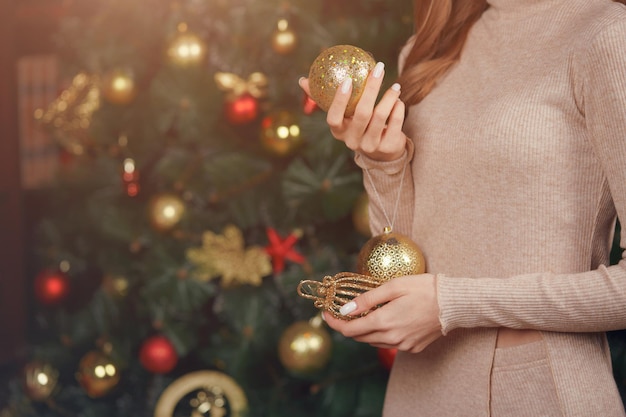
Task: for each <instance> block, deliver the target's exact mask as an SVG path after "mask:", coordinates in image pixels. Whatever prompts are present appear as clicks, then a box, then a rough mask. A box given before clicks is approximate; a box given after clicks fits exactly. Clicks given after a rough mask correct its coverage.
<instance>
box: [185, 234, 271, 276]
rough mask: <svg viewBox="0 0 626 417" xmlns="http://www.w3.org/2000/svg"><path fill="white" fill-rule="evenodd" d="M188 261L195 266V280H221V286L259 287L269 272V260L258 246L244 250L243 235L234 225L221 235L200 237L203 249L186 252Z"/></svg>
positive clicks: (192, 249)
mask: <svg viewBox="0 0 626 417" xmlns="http://www.w3.org/2000/svg"><path fill="white" fill-rule="evenodd" d="M187 259H188V260H189V261H190V262H191V263H192V264H194V265H195V269H194V271H193V274H194V277H195V278H196V279H198V280H200V281H208V280H212V279H214V278H217V277H220V276H221V277H222V281H221V285H222V286H223V287H226V288H227V287H231V286H233V285H237V284H248V285H252V286H259V285H261V284H262V278H263V277H264V276H267V275H269V274H270V273H271V272H272V265H271V263H270V256H269V255H268V254H267V253H266V251H265V249H264V248H262V247H260V246H252V247H248V248H245V242H244V239H243V233H242V232H241V230H240V229H239V228H237V227H236V226H234V225H228V226H226V227H225V228H224V232H223V235H218V234H215V233H213V232H210V231H206V232H204V234H203V235H202V247H199V248H190V249H188V250H187Z"/></svg>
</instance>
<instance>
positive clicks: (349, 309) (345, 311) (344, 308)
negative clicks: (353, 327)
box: [339, 301, 356, 316]
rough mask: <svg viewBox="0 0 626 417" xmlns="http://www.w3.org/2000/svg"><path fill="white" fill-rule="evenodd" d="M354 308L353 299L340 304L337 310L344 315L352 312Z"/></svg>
mask: <svg viewBox="0 0 626 417" xmlns="http://www.w3.org/2000/svg"><path fill="white" fill-rule="evenodd" d="M354 310H356V303H355V302H354V301H350V302H348V303H346V304H344V305H342V306H341V308H340V309H339V312H340V313H341V314H342V315H344V316H345V315H348V314H350V313H352V312H353V311H354Z"/></svg>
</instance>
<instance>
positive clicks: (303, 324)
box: [278, 316, 332, 375]
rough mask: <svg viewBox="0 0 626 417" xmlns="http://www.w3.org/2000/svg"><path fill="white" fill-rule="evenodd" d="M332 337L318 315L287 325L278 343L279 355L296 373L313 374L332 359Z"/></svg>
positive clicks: (283, 362)
mask: <svg viewBox="0 0 626 417" xmlns="http://www.w3.org/2000/svg"><path fill="white" fill-rule="evenodd" d="M331 351H332V339H331V337H330V334H329V333H328V331H327V330H326V329H325V328H324V327H323V323H322V320H321V318H320V317H319V316H316V317H315V318H313V319H312V320H310V321H297V322H295V323H293V324H292V325H290V326H289V327H287V329H286V330H285V331H284V332H283V334H282V335H281V337H280V340H279V343H278V357H279V359H280V362H281V363H282V364H283V366H284V367H285V368H286V369H287V370H289V371H290V372H293V373H294V374H303V375H307V374H311V373H315V372H317V371H320V370H322V369H323V368H324V367H325V366H326V365H327V364H328V361H329V360H330V354H331Z"/></svg>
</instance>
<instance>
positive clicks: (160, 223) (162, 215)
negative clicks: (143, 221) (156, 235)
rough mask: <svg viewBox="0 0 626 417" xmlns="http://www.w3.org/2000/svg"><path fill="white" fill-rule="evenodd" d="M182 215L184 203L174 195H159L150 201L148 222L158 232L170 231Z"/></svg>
mask: <svg viewBox="0 0 626 417" xmlns="http://www.w3.org/2000/svg"><path fill="white" fill-rule="evenodd" d="M184 214H185V203H184V202H183V200H182V199H181V198H180V197H178V196H177V195H175V194H169V193H165V194H159V195H157V196H155V197H154V198H153V199H152V200H151V201H150V206H149V215H150V222H151V223H152V226H153V227H154V228H155V229H157V230H159V231H167V230H170V229H172V228H173V227H174V226H176V225H177V224H178V222H180V220H181V219H182V218H183V215H184Z"/></svg>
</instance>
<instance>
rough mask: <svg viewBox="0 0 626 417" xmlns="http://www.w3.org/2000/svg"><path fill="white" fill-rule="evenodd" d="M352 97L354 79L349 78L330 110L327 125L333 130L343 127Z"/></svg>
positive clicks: (340, 87) (338, 91)
mask: <svg viewBox="0 0 626 417" xmlns="http://www.w3.org/2000/svg"><path fill="white" fill-rule="evenodd" d="M351 96H352V78H350V77H347V78H346V79H345V80H344V81H343V82H342V83H341V85H340V86H339V88H338V89H337V92H336V93H335V97H334V98H333V102H332V103H331V105H330V108H329V109H328V114H327V116H326V123H328V126H330V128H331V129H333V128H335V129H337V128H340V127H341V126H342V125H343V120H344V118H345V113H346V108H347V107H348V102H349V101H350V97H351Z"/></svg>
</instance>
